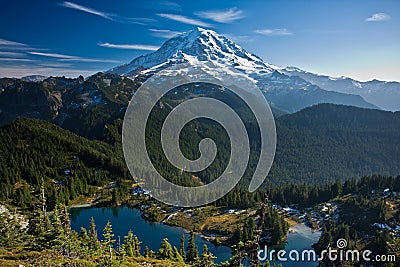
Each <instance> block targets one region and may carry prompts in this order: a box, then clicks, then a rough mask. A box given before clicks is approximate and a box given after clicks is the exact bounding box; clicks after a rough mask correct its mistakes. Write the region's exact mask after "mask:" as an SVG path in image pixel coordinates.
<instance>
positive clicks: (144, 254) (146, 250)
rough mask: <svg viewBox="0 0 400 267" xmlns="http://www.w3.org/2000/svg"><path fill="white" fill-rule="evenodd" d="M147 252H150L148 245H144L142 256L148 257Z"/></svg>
mask: <svg viewBox="0 0 400 267" xmlns="http://www.w3.org/2000/svg"><path fill="white" fill-rule="evenodd" d="M149 254H150V252H149V247H148V246H146V247H145V248H144V253H143V256H144V257H145V258H148V257H149Z"/></svg>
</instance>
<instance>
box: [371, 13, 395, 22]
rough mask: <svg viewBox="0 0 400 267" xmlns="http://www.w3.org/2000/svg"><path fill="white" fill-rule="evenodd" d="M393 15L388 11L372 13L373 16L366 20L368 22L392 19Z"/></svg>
mask: <svg viewBox="0 0 400 267" xmlns="http://www.w3.org/2000/svg"><path fill="white" fill-rule="evenodd" d="M391 19H392V17H391V16H389V15H388V14H386V13H375V14H372V16H371V17H369V18H366V19H365V21H367V22H377V21H388V20H391Z"/></svg>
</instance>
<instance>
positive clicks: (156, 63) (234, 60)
mask: <svg viewBox="0 0 400 267" xmlns="http://www.w3.org/2000/svg"><path fill="white" fill-rule="evenodd" d="M198 61H211V62H212V63H214V65H216V66H218V65H224V66H229V67H234V68H235V69H238V70H240V71H242V72H244V73H246V74H248V75H255V74H258V75H260V74H269V73H272V72H273V71H274V70H275V69H277V67H275V66H273V65H270V64H268V63H265V62H264V61H263V60H262V59H261V58H259V57H257V56H255V55H253V54H251V53H249V52H247V51H246V50H244V49H243V48H242V47H240V46H239V45H237V44H235V43H234V42H232V41H231V40H229V39H228V38H226V37H225V36H222V35H219V34H217V33H216V32H215V31H212V30H206V29H203V28H200V27H197V28H195V29H193V30H191V31H189V32H185V33H182V34H180V35H177V36H175V37H173V38H171V39H169V40H168V41H166V42H165V43H164V44H163V45H162V46H161V47H160V48H159V49H158V50H157V51H155V52H153V53H150V54H147V55H144V56H140V57H138V58H135V59H134V60H132V61H131V62H130V63H129V64H125V65H121V66H118V67H116V68H113V69H111V70H110V71H109V72H112V73H116V74H119V75H126V76H134V75H135V74H137V73H138V72H140V71H143V70H144V69H154V70H157V69H160V68H163V67H167V66H168V65H169V64H174V63H181V62H189V63H195V62H198Z"/></svg>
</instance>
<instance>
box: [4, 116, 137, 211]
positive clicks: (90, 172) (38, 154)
mask: <svg viewBox="0 0 400 267" xmlns="http://www.w3.org/2000/svg"><path fill="white" fill-rule="evenodd" d="M0 150H1V152H0V155H1V156H0V166H1V167H0V177H1V179H0V199H1V200H4V201H6V200H12V201H13V202H14V204H15V205H17V206H19V207H22V208H27V207H30V204H31V203H32V202H34V200H35V198H36V197H35V196H36V195H38V194H39V192H38V190H39V189H40V188H41V187H44V188H45V190H44V191H45V194H46V198H48V206H49V209H51V208H52V207H54V206H55V204H57V203H63V204H67V203H68V201H69V200H73V199H75V198H76V197H77V196H79V195H87V196H90V195H91V194H93V192H94V188H95V187H97V186H104V185H106V184H108V183H109V182H112V181H116V182H118V181H119V180H121V179H123V178H124V177H128V176H129V175H128V172H127V169H126V167H125V163H124V161H123V158H122V156H121V154H120V153H119V152H116V151H115V149H114V148H113V147H112V146H111V145H109V144H106V143H103V142H100V141H89V140H87V139H85V138H82V137H79V136H77V135H75V134H73V133H70V132H68V131H66V130H63V129H61V128H59V127H57V126H55V125H52V124H50V123H47V122H44V121H40V120H32V119H18V120H16V121H15V122H14V123H12V124H9V125H4V126H2V127H1V128H0Z"/></svg>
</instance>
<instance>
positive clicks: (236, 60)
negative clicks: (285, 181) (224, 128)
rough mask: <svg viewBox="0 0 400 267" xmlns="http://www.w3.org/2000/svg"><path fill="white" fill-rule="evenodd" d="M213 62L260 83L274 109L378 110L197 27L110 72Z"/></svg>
mask: <svg viewBox="0 0 400 267" xmlns="http://www.w3.org/2000/svg"><path fill="white" fill-rule="evenodd" d="M183 62H185V63H189V64H190V65H196V64H198V63H201V62H211V63H212V64H213V65H214V66H216V67H218V68H221V70H224V69H229V68H235V69H236V70H238V71H240V72H242V73H243V74H244V75H245V76H247V77H248V78H250V79H252V80H253V81H254V82H256V83H257V85H258V87H259V88H260V89H261V90H262V92H263V93H264V95H265V96H266V98H267V100H268V101H269V102H270V104H271V105H272V106H274V107H275V108H276V109H280V110H281V111H284V112H288V113H292V112H296V111H298V110H300V109H303V108H305V107H308V106H312V105H316V104H320V103H333V104H344V105H351V106H357V107H363V108H377V107H376V106H374V105H372V104H370V103H368V102H366V101H365V100H364V99H363V98H362V97H360V96H358V95H351V94H344V93H339V92H331V91H326V90H323V89H321V88H320V87H318V86H317V85H314V84H312V83H310V82H308V81H306V80H305V79H303V78H300V77H297V76H291V75H287V74H285V73H284V72H283V71H282V68H279V67H277V66H274V65H271V64H268V63H266V62H264V61H263V60H262V59H261V58H259V57H258V56H256V55H254V54H251V53H249V52H247V51H246V50H245V49H243V48H242V47H240V46H239V45H237V44H235V43H234V42H232V41H231V40H229V39H228V38H226V37H224V36H222V35H219V34H218V33H216V32H215V31H212V30H208V29H203V28H199V27H198V28H195V29H193V30H191V31H189V32H185V33H182V34H180V35H177V36H175V37H173V38H171V39H169V40H167V41H166V42H165V43H164V44H163V45H162V46H161V47H160V48H159V49H158V50H157V51H155V52H152V53H149V54H147V55H143V56H140V57H137V58H135V59H133V60H132V61H131V62H130V63H128V64H124V65H121V66H117V67H115V68H113V69H111V70H109V71H108V72H109V73H113V74H118V75H123V76H127V77H130V78H134V77H136V76H137V75H140V74H151V73H154V72H157V71H158V70H162V69H165V68H167V67H169V66H171V65H174V64H179V63H183Z"/></svg>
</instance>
